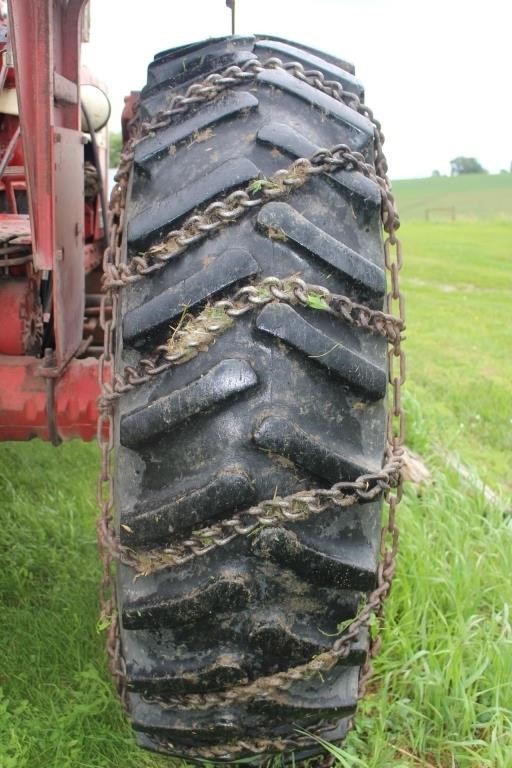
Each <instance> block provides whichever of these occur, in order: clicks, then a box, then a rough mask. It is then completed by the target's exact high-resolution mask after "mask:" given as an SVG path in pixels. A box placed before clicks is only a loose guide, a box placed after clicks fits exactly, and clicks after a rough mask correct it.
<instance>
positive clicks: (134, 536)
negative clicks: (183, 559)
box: [121, 369, 255, 546]
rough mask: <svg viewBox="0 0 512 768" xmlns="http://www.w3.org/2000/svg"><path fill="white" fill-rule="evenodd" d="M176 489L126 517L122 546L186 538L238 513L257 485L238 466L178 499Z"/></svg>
mask: <svg viewBox="0 0 512 768" xmlns="http://www.w3.org/2000/svg"><path fill="white" fill-rule="evenodd" d="M251 371H252V369H251ZM180 391H181V390H180ZM175 394H176V393H175ZM176 490H177V489H176V488H170V489H169V488H164V489H163V491H160V492H159V493H158V494H152V497H150V498H149V499H147V500H145V501H144V503H142V504H138V505H137V507H136V508H135V510H134V513H133V515H130V517H129V518H128V517H127V518H126V521H127V522H126V526H125V528H121V541H122V543H123V544H125V545H126V546H134V545H137V546H143V545H149V544H153V543H157V542H158V541H165V539H166V538H167V537H171V536H173V535H178V536H184V535H185V534H186V533H189V532H190V531H192V529H193V528H194V527H195V526H198V525H201V524H206V523H207V522H208V521H212V518H213V517H214V516H216V517H222V516H223V515H229V514H230V513H231V512H234V511H235V512H238V511H240V510H242V509H246V508H247V507H249V506H251V504H252V503H253V501H255V494H254V484H253V482H252V481H251V479H250V477H249V476H248V474H247V473H246V472H245V471H244V469H243V468H242V467H240V465H236V464H234V465H232V466H227V467H226V468H225V469H223V470H222V471H221V472H217V473H215V474H214V475H213V476H211V477H209V478H208V479H207V481H206V483H205V484H204V485H202V486H200V487H198V488H196V489H195V490H193V491H188V492H183V493H182V494H181V495H178V496H176V495H175V494H176Z"/></svg>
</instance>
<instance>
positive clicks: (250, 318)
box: [0, 0, 405, 762]
mask: <svg viewBox="0 0 512 768" xmlns="http://www.w3.org/2000/svg"><path fill="white" fill-rule="evenodd" d="M84 5H85V2H84V0H68V1H67V2H63V1H62V2H59V0H53V1H52V0H40V1H39V2H34V1H33V0H11V2H10V3H9V6H8V14H6V13H5V9H4V11H3V16H2V23H3V26H2V27H1V28H0V34H1V35H3V38H2V47H1V50H2V67H1V69H0V112H1V115H0V133H1V137H2V148H3V154H2V158H1V160H0V207H1V209H2V213H1V214H0V266H1V275H0V293H1V301H0V383H1V394H0V435H1V437H2V438H3V439H5V440H25V439H29V438H31V437H40V438H42V439H46V440H52V441H53V442H54V443H58V442H60V441H61V440H62V439H66V438H70V437H81V438H82V439H84V440H90V439H92V438H93V437H95V436H96V435H97V437H98V440H99V443H100V446H101V454H102V462H101V471H100V476H99V481H98V496H99V504H100V507H101V515H100V519H99V525H98V530H99V540H100V545H101V550H102V554H103V562H104V579H103V583H102V595H103V619H104V624H105V626H107V627H108V629H107V634H108V643H107V647H108V652H109V657H110V668H111V671H112V673H113V674H114V676H115V678H116V681H117V687H118V692H119V694H120V696H121V699H122V701H123V704H124V705H125V707H126V709H127V711H128V712H129V715H130V717H131V719H132V722H133V725H134V728H135V732H136V736H137V740H138V742H139V743H140V744H141V746H144V747H146V748H148V749H151V750H154V751H157V752H161V753H163V754H168V755H179V756H182V757H185V758H188V759H192V760H210V761H214V762H216V761H217V762H232V761H233V760H237V759H240V758H249V759H251V760H252V761H254V762H262V761H263V760H264V759H266V758H267V757H268V756H269V755H272V754H274V753H277V752H285V753H289V752H291V751H293V752H294V753H295V755H296V757H298V758H301V759H302V758H304V757H307V756H311V755H313V754H317V753H318V751H319V750H320V749H321V748H320V746H319V742H318V739H323V740H327V741H334V742H336V741H340V740H341V739H343V738H344V736H345V734H346V732H347V730H348V729H349V727H350V725H351V722H352V716H353V713H354V711H355V709H356V706H357V701H358V699H359V698H360V696H361V695H363V693H364V689H365V685H366V681H367V678H368V675H369V673H370V658H371V656H372V655H373V654H374V652H375V650H376V638H375V626H376V623H377V622H378V617H379V616H380V615H381V611H382V605H383V601H384V599H385V597H386V596H387V594H388V592H389V589H390V586H391V580H392V576H393V572H394V558H395V554H396V547H397V540H398V534H397V529H396V525H395V508H396V504H397V502H398V501H399V499H400V493H401V491H400V477H399V476H400V464H401V452H402V448H401V446H402V442H403V429H404V420H403V412H402V408H401V404H400V386H401V384H402V383H403V380H404V375H405V364H404V357H403V351H402V349H401V339H402V335H403V329H404V319H403V300H402V297H401V294H400V292H399V282H398V278H399V270H400V267H401V252H400V246H399V242H398V240H397V238H396V229H397V227H398V217H397V215H396V211H395V208H394V203H393V197H392V195H391V192H390V188H389V183H388V181H387V176H386V171H387V168H386V161H385V157H384V154H383V152H382V141H383V137H382V133H381V130H380V125H379V124H378V123H377V121H375V120H374V118H373V116H372V113H371V111H370V110H369V109H368V108H367V107H366V106H365V105H364V93H363V87H362V85H361V83H360V81H359V80H358V79H357V78H356V77H355V74H354V69H353V67H352V66H351V65H349V64H347V63H346V62H344V61H342V60H340V59H338V58H335V57H332V56H329V55H326V54H323V53H320V52H319V51H316V50H313V49H311V48H309V47H306V46H303V45H300V44H296V43H291V42H288V41H285V40H282V39H280V38H276V37H272V36H263V35H255V36H235V35H232V36H230V37H226V38H220V39H211V40H206V41H203V42H200V43H194V44H192V45H187V46H183V47H181V48H176V49H173V50H168V51H163V52H162V53H159V54H157V55H156V56H155V59H154V61H153V62H152V63H151V64H150V65H149V68H148V82H147V85H146V86H145V88H144V89H143V90H142V92H141V93H140V94H132V95H131V96H130V97H129V98H127V99H126V106H125V111H124V113H123V126H122V127H123V139H124V148H123V153H122V158H121V164H120V168H119V171H118V174H117V177H116V178H117V180H116V186H115V188H114V190H113V193H112V196H111V203H110V213H109V227H108V228H107V227H106V226H105V221H106V218H105V217H106V204H105V202H104V196H105V180H106V136H105V130H104V125H105V123H106V121H107V120H108V116H109V105H108V100H107V99H106V96H105V95H104V93H103V92H102V89H101V88H100V87H99V85H98V84H97V83H95V82H94V80H93V78H92V77H91V75H90V74H89V73H87V72H84V71H83V70H82V69H81V67H80V56H79V53H80V41H81V36H82V34H83V19H82V16H83V8H84ZM7 16H8V20H7ZM383 230H384V233H385V241H384V242H383ZM105 245H106V248H104V246H105ZM386 271H387V272H388V274H389V275H390V290H389V291H387V288H386ZM395 308H396V309H397V316H396V317H395V316H394V315H393V314H392V310H394V309H395ZM388 380H390V381H391V384H392V394H391V405H390V408H389V411H388V409H387V407H386V389H387V382H388ZM383 501H385V509H386V510H387V515H386V520H385V524H384V528H383V529H382V531H383V532H382V533H381V517H382V509H383ZM114 503H115V510H116V511H115V514H114ZM115 606H117V607H115ZM299 727H300V730H298V728H299Z"/></svg>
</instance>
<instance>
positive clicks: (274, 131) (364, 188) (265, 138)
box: [257, 122, 381, 209]
mask: <svg viewBox="0 0 512 768" xmlns="http://www.w3.org/2000/svg"><path fill="white" fill-rule="evenodd" d="M257 139H258V141H260V142H261V143H262V144H270V145H271V146H272V147H275V148H277V149H280V150H281V151H282V152H284V153H285V154H286V155H290V156H291V157H293V158H296V157H313V155H314V154H315V153H316V152H318V150H319V149H321V147H320V145H319V144H315V143H314V142H313V141H311V140H310V139H309V138H307V137H306V136H304V134H303V133H300V132H299V131H297V130H296V129H295V128H293V126H291V125H285V124H284V123H279V122H271V123H265V125H264V126H263V127H262V128H260V130H259V131H258V134H257ZM328 177H329V178H330V179H331V180H332V181H333V183H334V184H336V185H337V186H339V187H340V188H345V189H349V190H350V191H351V192H353V193H354V194H356V195H357V196H358V197H359V198H361V199H362V200H363V201H364V202H365V203H366V204H367V205H368V204H369V205H371V207H372V208H375V209H380V205H381V193H380V190H379V187H378V185H377V184H376V183H375V182H374V181H372V180H371V179H368V178H367V177H366V176H363V174H362V173H359V171H358V172H354V171H344V170H339V171H336V172H335V173H330V174H328Z"/></svg>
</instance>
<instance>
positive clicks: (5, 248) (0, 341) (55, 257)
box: [0, 0, 106, 440]
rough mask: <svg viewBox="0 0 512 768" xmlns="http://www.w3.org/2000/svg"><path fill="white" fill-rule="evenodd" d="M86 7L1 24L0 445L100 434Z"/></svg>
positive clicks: (98, 242)
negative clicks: (12, 100) (9, 94)
mask: <svg viewBox="0 0 512 768" xmlns="http://www.w3.org/2000/svg"><path fill="white" fill-rule="evenodd" d="M85 4H86V0H67V2H60V1H59V0H39V1H37V2H34V0H9V2H8V27H7V26H6V19H5V18H3V19H2V21H3V24H4V26H2V27H0V29H2V30H5V35H4V40H3V45H2V43H1V40H0V51H2V49H3V54H2V59H1V60H2V66H1V67H0V93H1V91H2V89H3V88H4V86H5V87H6V88H10V89H12V88H13V87H14V85H15V86H16V91H17V105H18V111H19V116H18V114H0V152H1V155H0V196H1V201H0V202H1V205H0V211H1V212H0V439H8V440H23V439H28V438H30V437H34V436H38V437H42V438H43V439H48V438H51V439H55V434H54V433H55V432H56V431H57V432H58V434H59V436H61V437H82V438H84V439H91V438H92V437H93V436H94V435H95V430H96V427H95V422H96V407H95V400H96V397H97V395H98V393H99V388H98V384H97V377H96V370H97V359H96V357H94V356H91V357H90V358H86V359H82V360H77V359H75V357H76V355H77V354H81V355H83V354H84V352H85V351H86V350H89V351H93V352H94V351H96V352H98V351H99V349H98V348H99V345H100V344H101V339H100V334H99V327H98V326H99V322H98V321H99V293H100V282H101V277H100V274H99V272H98V269H97V268H98V265H99V264H100V261H101V254H102V250H103V234H104V232H103V228H104V222H103V220H102V217H101V206H100V193H99V192H98V194H97V195H96V197H94V196H93V197H92V198H89V199H86V197H85V194H84V153H85V149H84V146H85V144H86V143H87V139H86V137H85V136H84V134H83V133H82V126H81V105H80V73H81V70H80V43H81V31H82V28H81V16H82V10H83V7H84V5H85ZM9 50H12V54H13V56H12V61H11V60H10V57H9ZM0 112H1V109H0ZM104 165H105V166H106V163H105V164H104ZM20 206H21V208H20ZM27 210H28V215H27ZM94 270H97V271H96V273H95V272H94ZM89 273H90V279H89V278H88V281H89V283H88V289H89V290H91V291H92V293H91V294H90V295H87V299H86V292H87V288H86V275H87V274H89ZM34 297H35V298H34ZM43 358H44V359H43ZM48 382H53V383H52V384H51V386H49V385H48Z"/></svg>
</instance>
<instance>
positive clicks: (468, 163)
mask: <svg viewBox="0 0 512 768" xmlns="http://www.w3.org/2000/svg"><path fill="white" fill-rule="evenodd" d="M450 169H451V175H452V176H462V174H464V173H487V171H486V170H485V168H484V167H483V166H482V165H480V163H479V162H478V160H477V159H476V157H463V156H462V155H460V156H459V157H456V158H454V159H453V160H450Z"/></svg>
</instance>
